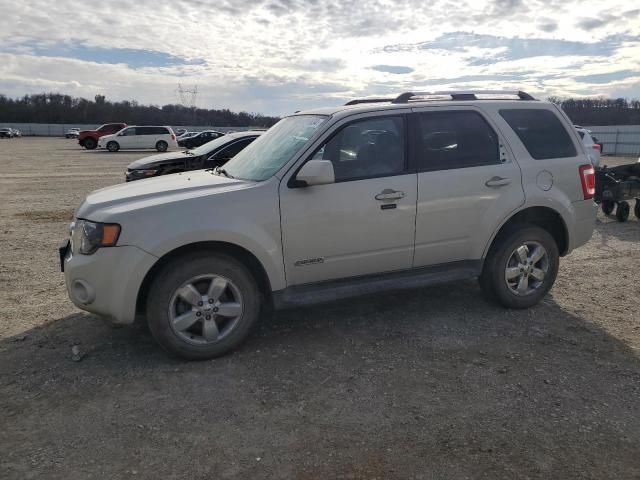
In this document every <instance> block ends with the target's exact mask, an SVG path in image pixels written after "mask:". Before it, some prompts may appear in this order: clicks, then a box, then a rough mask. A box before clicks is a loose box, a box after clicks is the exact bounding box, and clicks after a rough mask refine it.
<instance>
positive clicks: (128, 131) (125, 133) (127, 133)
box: [122, 127, 136, 137]
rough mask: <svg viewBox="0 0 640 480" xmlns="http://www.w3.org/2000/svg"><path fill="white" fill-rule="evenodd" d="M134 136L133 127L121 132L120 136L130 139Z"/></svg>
mask: <svg viewBox="0 0 640 480" xmlns="http://www.w3.org/2000/svg"><path fill="white" fill-rule="evenodd" d="M135 134H136V129H135V127H131V128H127V129H126V130H124V131H123V132H122V135H123V136H125V137H130V136H132V135H135Z"/></svg>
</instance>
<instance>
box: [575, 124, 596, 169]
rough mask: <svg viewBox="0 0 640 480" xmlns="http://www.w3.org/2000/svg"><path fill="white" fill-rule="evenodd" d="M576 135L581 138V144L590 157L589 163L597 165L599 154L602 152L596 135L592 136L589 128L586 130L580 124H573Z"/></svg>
mask: <svg viewBox="0 0 640 480" xmlns="http://www.w3.org/2000/svg"><path fill="white" fill-rule="evenodd" d="M574 127H575V129H576V131H577V132H578V135H580V138H581V140H582V144H583V145H584V148H585V149H586V151H587V154H588V155H589V158H590V159H591V164H592V165H593V166H594V167H598V166H599V165H600V155H601V154H602V143H601V142H599V141H598V139H597V138H596V137H594V136H593V134H592V133H591V130H587V129H586V128H584V127H581V126H580V125H574Z"/></svg>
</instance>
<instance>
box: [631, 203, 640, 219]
mask: <svg viewBox="0 0 640 480" xmlns="http://www.w3.org/2000/svg"><path fill="white" fill-rule="evenodd" d="M633 214H634V215H635V216H636V218H638V219H640V199H638V198H636V205H635V206H634V207H633Z"/></svg>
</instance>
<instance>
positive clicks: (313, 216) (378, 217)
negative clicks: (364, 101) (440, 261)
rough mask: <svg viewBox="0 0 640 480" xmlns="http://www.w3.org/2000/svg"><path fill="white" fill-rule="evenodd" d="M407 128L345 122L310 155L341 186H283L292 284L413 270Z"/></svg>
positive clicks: (393, 119) (412, 178) (377, 121)
mask: <svg viewBox="0 0 640 480" xmlns="http://www.w3.org/2000/svg"><path fill="white" fill-rule="evenodd" d="M405 128H406V119H405V117H404V116H403V115H398V116H378V117H373V118H368V119H363V120H357V121H352V122H350V123H347V124H346V125H343V126H341V127H339V128H338V129H337V130H336V132H335V133H334V134H333V135H332V136H331V137H330V139H329V140H328V141H327V142H325V143H324V144H323V145H322V146H321V147H320V148H318V149H317V150H316V151H315V152H314V153H313V154H312V155H311V156H310V157H309V159H323V160H330V161H331V162H332V163H333V166H334V172H335V176H336V180H335V183H333V184H329V185H316V186H308V187H301V188H300V187H298V188H296V187H293V186H289V185H288V184H287V182H285V181H283V182H282V183H281V185H280V209H281V222H282V242H283V251H284V261H285V270H286V275H287V284H288V285H290V286H291V285H298V284H304V283H312V282H319V281H324V280H330V279H338V278H347V277H354V276H358V275H367V274H373V273H382V272H389V271H394V270H402V269H408V268H411V263H412V259H413V243H414V233H415V216H416V174H415V173H409V172H408V169H407V161H406V159H407V155H406V145H405Z"/></svg>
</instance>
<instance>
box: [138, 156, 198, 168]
mask: <svg viewBox="0 0 640 480" xmlns="http://www.w3.org/2000/svg"><path fill="white" fill-rule="evenodd" d="M184 158H196V156H195V155H189V154H188V153H184V152H167V153H159V154H158V155H150V156H148V157H143V158H140V159H138V160H136V161H135V162H131V163H130V164H129V166H128V167H127V168H128V169H129V170H138V169H145V168H151V167H154V166H156V165H160V164H163V163H165V162H170V161H174V162H175V161H176V160H182V159H184Z"/></svg>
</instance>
